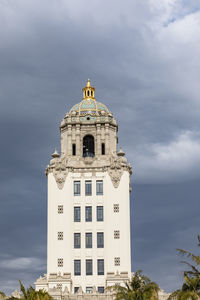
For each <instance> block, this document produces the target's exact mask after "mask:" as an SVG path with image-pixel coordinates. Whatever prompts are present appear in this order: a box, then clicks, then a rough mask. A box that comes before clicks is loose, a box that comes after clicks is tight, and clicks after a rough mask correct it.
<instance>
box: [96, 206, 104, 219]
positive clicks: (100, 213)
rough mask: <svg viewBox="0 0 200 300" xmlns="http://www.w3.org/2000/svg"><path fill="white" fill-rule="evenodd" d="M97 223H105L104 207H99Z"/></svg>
mask: <svg viewBox="0 0 200 300" xmlns="http://www.w3.org/2000/svg"><path fill="white" fill-rule="evenodd" d="M97 221H103V206H97Z"/></svg>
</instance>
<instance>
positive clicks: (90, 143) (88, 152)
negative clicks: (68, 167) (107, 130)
mask: <svg viewBox="0 0 200 300" xmlns="http://www.w3.org/2000/svg"><path fill="white" fill-rule="evenodd" d="M83 157H94V137H93V136H92V135H86V136H84V138H83Z"/></svg>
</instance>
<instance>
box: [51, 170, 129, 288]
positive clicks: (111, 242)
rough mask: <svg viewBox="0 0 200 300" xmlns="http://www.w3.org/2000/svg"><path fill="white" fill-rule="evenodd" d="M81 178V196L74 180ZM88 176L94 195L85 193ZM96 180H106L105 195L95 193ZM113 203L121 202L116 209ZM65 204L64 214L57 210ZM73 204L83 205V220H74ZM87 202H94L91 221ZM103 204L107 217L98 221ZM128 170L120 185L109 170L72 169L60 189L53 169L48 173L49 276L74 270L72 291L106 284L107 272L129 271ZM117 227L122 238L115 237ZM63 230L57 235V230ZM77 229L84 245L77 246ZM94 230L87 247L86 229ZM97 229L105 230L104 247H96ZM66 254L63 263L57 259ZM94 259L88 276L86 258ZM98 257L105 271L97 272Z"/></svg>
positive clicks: (90, 204)
mask: <svg viewBox="0 0 200 300" xmlns="http://www.w3.org/2000/svg"><path fill="white" fill-rule="evenodd" d="M74 180H80V181H81V196H74V194H73V193H74V191H73V186H74V185H73V182H74ZM85 180H92V196H85ZM96 180H103V188H104V193H103V196H97V195H96ZM113 204H119V213H114V211H113ZM58 205H63V214H58ZM74 206H80V207H81V222H74ZM85 206H92V222H85ZM97 206H103V207H104V221H103V222H97V221H96V207H97ZM129 211H130V209H129V173H128V172H127V171H124V172H123V175H122V177H121V180H120V184H119V187H118V188H115V187H114V186H113V183H112V181H111V179H110V176H109V175H108V173H107V172H98V173H94V174H92V173H90V172H87V170H86V172H85V173H72V172H69V173H68V175H67V178H66V181H65V184H64V187H63V188H62V189H59V188H58V186H57V183H56V181H55V178H54V176H53V173H49V174H48V255H47V257H48V259H47V276H49V275H50V273H59V272H61V274H63V273H71V278H72V283H73V286H72V291H73V288H74V287H75V286H81V287H82V288H83V290H84V291H85V289H86V287H89V286H91V287H93V286H96V287H98V286H104V287H105V284H106V276H107V272H115V273H116V272H117V271H118V272H128V274H129V276H130V275H131V270H130V266H131V261H130V215H129ZM114 230H119V231H120V239H114ZM58 231H61V232H63V234H64V239H63V240H58V239H57V232H58ZM74 232H80V233H81V248H80V249H74ZM86 232H92V233H93V247H92V249H86V248H85V233H86ZM97 232H104V248H103V249H101V248H99V249H98V248H97ZM115 257H120V266H117V267H116V266H114V258H115ZM58 258H63V262H64V265H63V267H58V266H57V259H58ZM74 259H81V276H74ZM86 259H92V260H93V275H92V276H86V275H85V274H86V270H85V260H86ZM97 259H104V275H97Z"/></svg>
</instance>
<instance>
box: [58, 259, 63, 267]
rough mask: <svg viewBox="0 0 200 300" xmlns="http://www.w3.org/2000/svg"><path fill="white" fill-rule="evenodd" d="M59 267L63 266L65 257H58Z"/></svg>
mask: <svg viewBox="0 0 200 300" xmlns="http://www.w3.org/2000/svg"><path fill="white" fill-rule="evenodd" d="M58 267H63V258H58Z"/></svg>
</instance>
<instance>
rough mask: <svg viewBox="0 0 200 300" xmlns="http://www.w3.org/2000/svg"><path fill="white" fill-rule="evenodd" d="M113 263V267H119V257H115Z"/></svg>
mask: <svg viewBox="0 0 200 300" xmlns="http://www.w3.org/2000/svg"><path fill="white" fill-rule="evenodd" d="M114 263H115V266H120V257H115V259H114Z"/></svg>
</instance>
